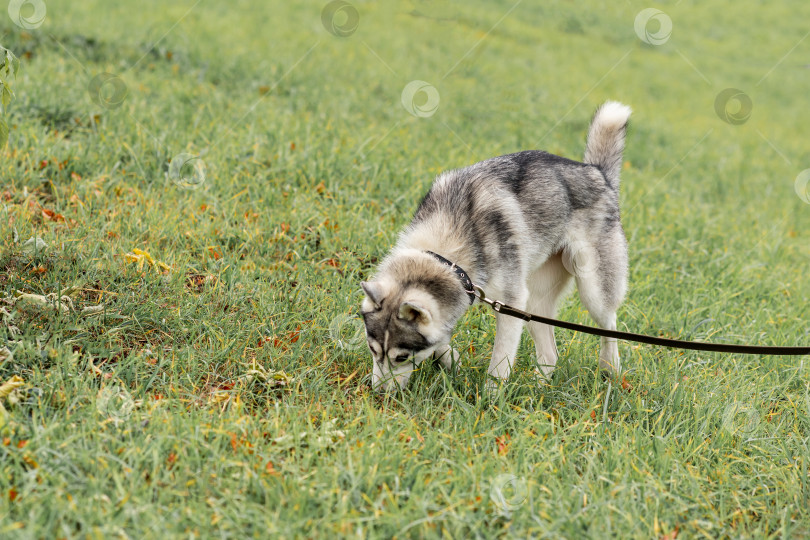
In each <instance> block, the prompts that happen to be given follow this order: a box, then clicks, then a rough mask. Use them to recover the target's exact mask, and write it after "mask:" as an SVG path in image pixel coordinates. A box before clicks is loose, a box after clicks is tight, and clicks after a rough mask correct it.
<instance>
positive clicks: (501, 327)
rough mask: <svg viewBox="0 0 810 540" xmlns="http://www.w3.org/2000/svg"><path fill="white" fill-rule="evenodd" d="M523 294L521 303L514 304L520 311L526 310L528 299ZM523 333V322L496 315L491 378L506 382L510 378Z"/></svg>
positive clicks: (490, 367) (490, 370)
mask: <svg viewBox="0 0 810 540" xmlns="http://www.w3.org/2000/svg"><path fill="white" fill-rule="evenodd" d="M527 296H528V293H526V294H523V295H522V298H521V301H519V302H516V303H515V304H513V305H514V306H515V307H517V308H518V309H525V307H526V306H525V304H526V297H527ZM522 332H523V320H521V319H517V318H515V317H508V316H506V315H502V314H501V313H498V314H496V315H495V345H494V346H493V347H492V361H491V362H490V364H489V370H487V373H489V375H490V377H493V378H494V379H498V380H500V381H505V380H506V379H508V378H509V374H510V373H511V371H512V366H513V365H514V364H515V357H516V356H517V350H518V345H520V334H521V333H522Z"/></svg>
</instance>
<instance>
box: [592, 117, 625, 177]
mask: <svg viewBox="0 0 810 540" xmlns="http://www.w3.org/2000/svg"><path fill="white" fill-rule="evenodd" d="M629 118H630V107H628V106H627V105H623V104H622V103H619V102H618V101H608V102H606V103H604V104H603V105H602V106H601V107H599V108H598V109H596V112H595V113H594V115H593V120H591V127H590V129H588V142H587V143H586V144H585V163H589V164H591V165H596V166H597V167H599V168H600V169H601V170H602V173H603V174H604V175H605V178H607V181H608V183H609V184H610V185H611V186H613V187H614V188H617V187H618V186H619V172H621V169H622V152H623V151H624V136H625V133H626V131H627V120H628V119H629Z"/></svg>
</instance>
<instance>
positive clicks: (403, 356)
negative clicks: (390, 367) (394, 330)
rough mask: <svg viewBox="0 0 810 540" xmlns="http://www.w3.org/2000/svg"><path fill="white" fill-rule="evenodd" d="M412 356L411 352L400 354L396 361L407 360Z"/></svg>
mask: <svg viewBox="0 0 810 540" xmlns="http://www.w3.org/2000/svg"><path fill="white" fill-rule="evenodd" d="M410 357H411V355H410V354H400V355H399V356H397V357H396V358H394V361H395V362H397V363H401V362H407V361H408V359H409V358H410Z"/></svg>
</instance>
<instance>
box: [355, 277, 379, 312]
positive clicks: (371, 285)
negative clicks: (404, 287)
mask: <svg viewBox="0 0 810 540" xmlns="http://www.w3.org/2000/svg"><path fill="white" fill-rule="evenodd" d="M360 287H362V288H363V292H364V293H366V296H367V297H368V299H369V300H371V302H372V303H373V304H374V306H375V307H376V308H377V309H380V306H382V301H383V298H385V296H383V290H382V287H381V286H380V284H379V283H375V282H373V281H362V282H360Z"/></svg>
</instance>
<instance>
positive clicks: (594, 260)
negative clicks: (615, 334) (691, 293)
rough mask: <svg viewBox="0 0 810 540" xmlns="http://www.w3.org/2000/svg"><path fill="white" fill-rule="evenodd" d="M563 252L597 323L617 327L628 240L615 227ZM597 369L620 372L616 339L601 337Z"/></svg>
mask: <svg viewBox="0 0 810 540" xmlns="http://www.w3.org/2000/svg"><path fill="white" fill-rule="evenodd" d="M566 250H567V252H566V253H565V254H564V261H565V262H567V263H570V264H566V267H567V268H568V270H569V272H571V273H572V274H574V276H575V278H576V282H577V289H578V290H579V297H580V299H581V300H582V304H583V305H584V306H585V308H586V309H587V310H588V313H590V315H591V317H592V318H593V320H594V321H596V324H598V325H599V326H600V327H601V328H604V329H606V330H616V310H618V309H619V306H620V305H621V303H622V301H623V300H624V294H625V292H626V291H627V242H626V240H625V238H624V233H623V232H622V230H621V227H614V228H613V229H611V230H610V231H607V232H606V233H605V234H603V235H602V237H601V238H599V244H598V245H596V246H594V245H592V244H590V243H585V242H573V243H572V244H571V245H570V246H569V247H568V248H566ZM601 340H602V341H601V347H600V350H599V368H600V369H602V370H604V371H607V372H608V373H609V374H611V375H618V374H619V373H621V369H622V364H621V360H620V358H619V345H618V343H617V341H616V339H615V338H606V337H603V338H601Z"/></svg>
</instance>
